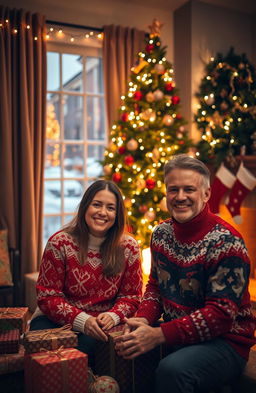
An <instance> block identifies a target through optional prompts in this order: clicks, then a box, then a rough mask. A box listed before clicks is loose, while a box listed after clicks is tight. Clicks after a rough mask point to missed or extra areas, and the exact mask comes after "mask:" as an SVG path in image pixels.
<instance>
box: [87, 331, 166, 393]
mask: <svg viewBox="0 0 256 393" xmlns="http://www.w3.org/2000/svg"><path fill="white" fill-rule="evenodd" d="M123 327H124V325H121V324H120V325H118V326H115V327H114V328H112V329H110V330H109V331H108V335H109V337H110V338H109V341H108V342H103V341H98V342H97V345H96V351H95V372H96V374H98V375H110V376H111V377H112V378H114V379H116V381H117V382H118V384H119V387H120V391H121V392H122V393H137V392H139V393H149V392H151V391H152V387H153V386H154V374H155V369H156V368H157V365H158V363H159V361H160V360H161V359H162V357H163V356H166V355H165V353H166V350H167V348H166V347H165V346H162V345H160V346H157V347H156V348H154V349H152V350H151V351H148V352H147V353H145V354H143V355H141V356H138V357H137V358H135V359H134V360H126V359H123V358H122V357H121V356H118V355H117V353H116V351H115V343H114V340H113V339H114V337H116V336H118V335H120V334H122V331H123Z"/></svg>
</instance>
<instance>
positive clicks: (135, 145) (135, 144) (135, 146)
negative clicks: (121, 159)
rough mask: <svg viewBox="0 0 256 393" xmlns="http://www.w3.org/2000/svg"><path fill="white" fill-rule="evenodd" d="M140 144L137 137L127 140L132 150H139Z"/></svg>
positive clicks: (127, 145)
mask: <svg viewBox="0 0 256 393" xmlns="http://www.w3.org/2000/svg"><path fill="white" fill-rule="evenodd" d="M138 146H139V144H138V142H137V141H136V139H130V140H129V141H128V142H127V144H126V147H127V149H128V150H130V151H134V150H137V149H138Z"/></svg>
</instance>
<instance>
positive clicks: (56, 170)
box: [44, 143, 61, 178]
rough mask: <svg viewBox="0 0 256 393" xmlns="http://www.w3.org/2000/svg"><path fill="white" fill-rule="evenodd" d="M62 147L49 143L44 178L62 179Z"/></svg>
mask: <svg viewBox="0 0 256 393" xmlns="http://www.w3.org/2000/svg"><path fill="white" fill-rule="evenodd" d="M60 159H61V157H60V145H59V143H47V144H46V151H45V170H44V177H50V178H52V177H60V173H61V172H60Z"/></svg>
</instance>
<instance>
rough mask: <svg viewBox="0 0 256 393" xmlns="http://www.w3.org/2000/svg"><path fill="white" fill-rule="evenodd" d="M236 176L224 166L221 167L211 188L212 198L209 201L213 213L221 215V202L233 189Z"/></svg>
mask: <svg viewBox="0 0 256 393" xmlns="http://www.w3.org/2000/svg"><path fill="white" fill-rule="evenodd" d="M235 180H236V178H235V176H234V175H233V173H231V172H230V171H229V170H228V169H227V168H226V167H225V166H224V165H223V164H221V166H220V167H219V169H218V171H217V172H216V175H215V177H214V180H213V184H212V186H211V197H210V200H209V205H210V210H211V211H212V213H216V214H217V213H219V211H220V210H219V206H220V200H221V198H222V197H223V195H224V194H225V193H226V192H227V190H229V189H230V188H232V187H233V184H234V183H235Z"/></svg>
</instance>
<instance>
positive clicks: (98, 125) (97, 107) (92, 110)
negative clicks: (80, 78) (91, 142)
mask: <svg viewBox="0 0 256 393" xmlns="http://www.w3.org/2000/svg"><path fill="white" fill-rule="evenodd" d="M87 128H88V139H97V140H103V139H104V136H105V109H104V101H103V98H99V97H87Z"/></svg>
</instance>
